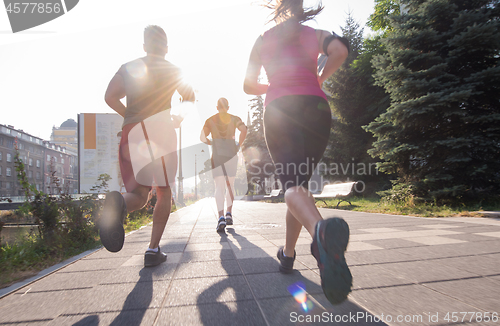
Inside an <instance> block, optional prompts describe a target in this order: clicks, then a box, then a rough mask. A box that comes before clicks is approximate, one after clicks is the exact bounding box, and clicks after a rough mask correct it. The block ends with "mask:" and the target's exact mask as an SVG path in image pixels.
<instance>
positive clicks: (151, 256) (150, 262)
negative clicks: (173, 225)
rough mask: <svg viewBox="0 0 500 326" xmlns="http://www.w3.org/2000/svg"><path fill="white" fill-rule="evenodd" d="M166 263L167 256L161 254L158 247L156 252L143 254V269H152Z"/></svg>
mask: <svg viewBox="0 0 500 326" xmlns="http://www.w3.org/2000/svg"><path fill="white" fill-rule="evenodd" d="M166 261H167V254H165V253H163V252H161V250H160V246H158V251H156V252H155V251H151V250H147V251H146V253H145V254H144V267H153V266H156V265H160V264H161V263H163V262H166Z"/></svg>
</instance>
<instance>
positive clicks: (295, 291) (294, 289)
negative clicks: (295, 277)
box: [287, 281, 313, 312]
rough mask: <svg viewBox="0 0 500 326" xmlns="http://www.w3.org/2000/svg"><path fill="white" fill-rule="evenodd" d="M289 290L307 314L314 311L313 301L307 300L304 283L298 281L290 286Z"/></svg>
mask: <svg viewBox="0 0 500 326" xmlns="http://www.w3.org/2000/svg"><path fill="white" fill-rule="evenodd" d="M287 289H288V292H290V294H291V295H292V296H293V297H294V298H295V301H297V302H298V303H299V304H300V306H301V307H302V309H303V310H304V311H305V312H308V311H309V310H311V309H312V307H313V304H312V302H311V300H307V292H306V285H305V284H304V282H302V281H298V282H297V283H294V284H292V285H290V286H288V288H287Z"/></svg>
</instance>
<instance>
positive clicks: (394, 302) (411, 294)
mask: <svg viewBox="0 0 500 326" xmlns="http://www.w3.org/2000/svg"><path fill="white" fill-rule="evenodd" d="M351 297H352V298H353V299H354V300H355V302H357V303H359V304H360V305H361V306H362V307H364V308H366V309H367V310H369V311H371V312H372V313H373V314H374V315H376V316H379V317H381V318H383V321H385V322H386V323H388V324H389V325H445V324H448V323H446V322H445V321H444V320H443V318H444V316H445V314H446V313H447V312H453V311H477V308H475V307H474V306H472V305H469V304H467V303H465V302H463V301H459V300H456V299H454V298H451V297H450V296H448V295H446V294H442V293H439V292H436V291H434V290H432V289H430V288H427V287H424V286H422V285H404V286H394V287H386V288H378V289H368V290H359V291H353V293H352V294H351ZM436 314H437V315H438V317H439V318H438V320H437V322H433V320H434V318H433V317H432V316H435V315H436ZM398 319H399V320H398Z"/></svg>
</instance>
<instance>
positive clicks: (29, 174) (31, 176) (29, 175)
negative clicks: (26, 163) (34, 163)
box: [28, 171, 33, 179]
mask: <svg viewBox="0 0 500 326" xmlns="http://www.w3.org/2000/svg"><path fill="white" fill-rule="evenodd" d="M28 178H30V179H33V171H28Z"/></svg>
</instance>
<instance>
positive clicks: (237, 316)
mask: <svg viewBox="0 0 500 326" xmlns="http://www.w3.org/2000/svg"><path fill="white" fill-rule="evenodd" d="M220 237H221V238H220V244H221V245H222V244H223V242H226V241H227V240H228V239H227V236H226V234H220ZM220 259H221V264H222V267H223V268H224V270H225V271H226V273H227V274H228V276H227V277H226V278H224V279H223V280H221V281H219V282H217V283H215V284H213V285H212V286H210V287H209V288H207V289H206V290H205V291H203V292H202V293H200V295H199V296H198V298H197V307H198V309H199V312H200V316H201V321H202V323H203V325H265V321H264V319H263V318H262V316H261V315H260V314H259V313H258V309H259V307H258V306H257V304H256V303H255V301H254V300H253V297H252V293H251V291H250V288H249V287H248V285H247V284H246V281H245V279H244V276H242V275H241V274H240V275H234V273H235V265H234V262H235V261H234V260H228V259H224V257H223V256H222V250H221V255H220ZM231 290H232V291H233V293H234V297H231ZM228 295H229V298H228V297H227V296H228ZM219 298H220V300H222V301H226V302H220V301H218V299H219ZM226 299H229V300H226ZM208 302H214V303H213V304H207V303H208Z"/></svg>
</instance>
